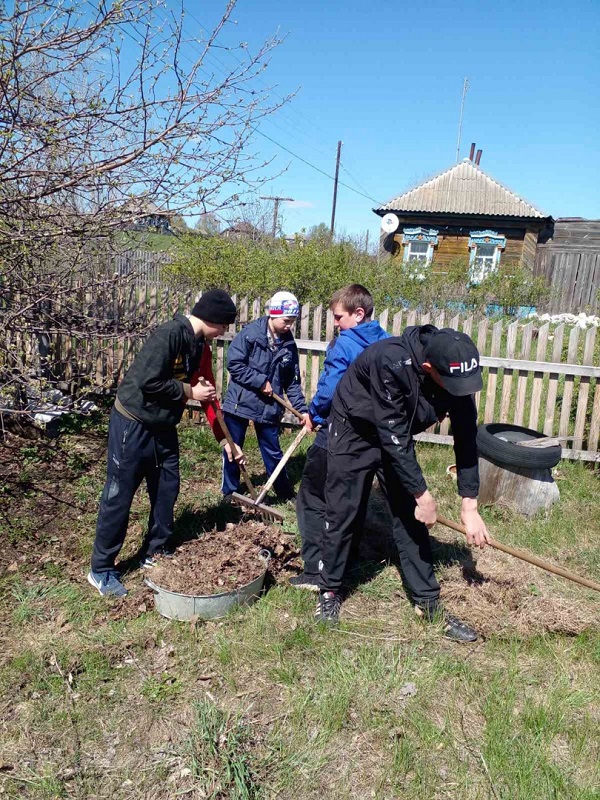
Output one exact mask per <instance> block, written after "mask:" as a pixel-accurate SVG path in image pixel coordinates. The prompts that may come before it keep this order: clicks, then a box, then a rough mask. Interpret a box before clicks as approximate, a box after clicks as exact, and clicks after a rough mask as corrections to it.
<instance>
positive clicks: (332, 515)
mask: <svg viewBox="0 0 600 800" xmlns="http://www.w3.org/2000/svg"><path fill="white" fill-rule="evenodd" d="M380 469H381V470H382V473H383V474H380V475H379V481H380V485H381V490H382V492H383V494H384V496H385V498H386V500H387V502H388V505H389V507H390V512H391V514H392V524H393V527H392V534H393V537H394V542H395V544H396V547H397V548H398V554H399V556H400V566H401V569H402V575H403V577H404V581H405V584H406V586H407V588H408V589H409V591H410V593H411V595H412V598H413V601H414V602H415V603H416V604H417V605H429V604H430V603H432V602H435V601H436V600H437V598H438V597H439V594H440V587H439V584H438V582H437V579H436V577H435V574H434V571H433V555H432V552H431V541H430V539H429V531H428V529H427V526H426V525H424V524H423V523H422V522H419V521H418V520H416V519H415V516H414V512H415V506H416V501H415V499H414V497H413V496H412V495H411V494H409V493H408V492H407V491H406V489H405V488H404V486H403V485H402V483H401V482H400V480H399V479H398V477H397V475H396V473H395V471H394V469H393V468H392V466H391V464H389V463H388V462H387V460H386V459H385V458H382V452H381V448H380V445H379V441H378V440H377V439H373V438H372V436H371V435H367V434H365V433H364V432H361V430H360V427H358V426H357V427H354V426H353V425H351V424H350V423H349V422H346V421H341V420H339V419H337V418H334V419H333V421H332V426H331V429H330V433H329V455H328V460H327V483H326V486H325V497H326V502H327V510H326V521H325V530H324V532H323V546H322V559H323V569H322V570H321V582H322V586H323V587H324V588H326V589H328V590H330V591H338V590H339V589H340V587H341V585H342V578H343V575H344V570H345V568H346V564H347V562H348V556H349V554H350V547H351V544H352V536H353V534H354V533H355V531H356V530H357V529H360V528H361V527H362V525H363V523H364V515H365V512H366V506H367V501H368V498H369V493H370V491H371V485H372V483H373V477H374V476H375V473H376V472H378V471H379V470H380ZM382 478H383V480H382Z"/></svg>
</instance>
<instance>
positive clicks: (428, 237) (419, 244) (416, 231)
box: [402, 228, 438, 264]
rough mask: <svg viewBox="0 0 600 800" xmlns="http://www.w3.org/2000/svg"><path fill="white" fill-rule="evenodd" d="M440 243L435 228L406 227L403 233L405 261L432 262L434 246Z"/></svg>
mask: <svg viewBox="0 0 600 800" xmlns="http://www.w3.org/2000/svg"><path fill="white" fill-rule="evenodd" d="M437 243H438V232H437V231H436V230H434V229H433V228H430V229H425V228H405V229H404V232H403V234H402V244H403V245H404V257H403V259H402V260H403V261H404V262H405V263H408V262H413V263H414V262H419V263H422V264H430V263H431V261H432V260H433V248H434V247H435V246H436V245H437Z"/></svg>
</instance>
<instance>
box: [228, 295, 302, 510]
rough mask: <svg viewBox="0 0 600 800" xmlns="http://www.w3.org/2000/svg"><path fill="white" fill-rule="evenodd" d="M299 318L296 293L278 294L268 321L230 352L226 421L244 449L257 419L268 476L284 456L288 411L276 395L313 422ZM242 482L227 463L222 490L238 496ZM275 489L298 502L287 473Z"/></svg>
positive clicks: (254, 326)
mask: <svg viewBox="0 0 600 800" xmlns="http://www.w3.org/2000/svg"><path fill="white" fill-rule="evenodd" d="M299 313H300V305H299V303H298V301H297V300H296V298H295V297H294V295H293V294H291V293H290V292H276V293H275V294H274V295H273V297H272V298H271V300H270V302H269V314H268V316H266V317H261V318H260V319H257V320H254V321H253V322H250V323H249V324H248V325H246V327H245V328H244V329H243V330H241V331H240V332H239V333H238V335H237V336H236V337H235V339H234V340H233V341H232V342H231V344H230V345H229V351H228V353H227V369H228V370H229V375H230V380H229V386H228V387H227V392H226V394H225V399H224V401H223V416H224V418H225V422H226V423H227V426H228V427H229V430H230V432H231V436H232V438H233V441H234V442H235V443H236V444H237V445H238V446H239V447H240V448H242V447H243V446H244V439H245V437H246V430H247V428H248V423H249V421H250V420H252V422H253V423H254V429H255V431H256V437H257V439H258V446H259V448H260V453H261V455H262V459H263V462H264V465H265V468H266V470H267V474H268V475H270V474H271V473H272V472H273V470H274V469H275V467H276V466H277V464H278V463H279V461H280V460H281V458H282V457H283V453H282V451H281V447H280V444H279V423H280V421H281V417H282V415H283V408H282V406H281V405H280V404H279V403H277V402H276V401H275V400H273V392H275V393H276V394H278V395H280V396H281V395H283V394H284V393H285V394H287V396H288V399H289V401H290V403H291V404H292V405H293V406H294V408H295V409H296V410H297V411H299V412H300V413H301V414H304V415H305V420H306V422H309V417H308V408H307V406H306V401H305V399H304V395H303V393H302V387H301V384H300V367H299V362H298V348H297V346H296V342H295V341H294V336H293V334H292V332H291V328H292V327H293V325H294V323H295V322H296V318H297V316H298V314H299ZM239 482H240V470H239V467H238V465H237V464H236V463H235V461H229V460H228V459H227V458H224V459H223V483H222V486H221V491H222V492H223V494H224V495H225V496H227V495H229V494H231V493H232V492H236V491H237V489H238V485H239ZM273 488H274V489H275V493H276V495H277V497H278V498H279V499H280V500H281V501H286V500H292V499H293V498H294V497H295V494H294V489H293V487H292V484H291V483H290V479H289V477H288V475H287V472H286V471H285V470H283V472H282V473H281V474H280V475H279V477H278V478H277V480H276V481H275V484H274V487H273Z"/></svg>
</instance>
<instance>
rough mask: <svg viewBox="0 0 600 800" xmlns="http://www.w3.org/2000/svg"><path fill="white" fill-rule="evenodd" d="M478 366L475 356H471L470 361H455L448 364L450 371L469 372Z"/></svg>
mask: <svg viewBox="0 0 600 800" xmlns="http://www.w3.org/2000/svg"><path fill="white" fill-rule="evenodd" d="M478 366H479V364H478V363H477V359H476V358H472V359H471V363H469V362H468V361H460V362H459V361H455V362H453V363H452V364H448V367H449V369H450V372H471V370H473V369H477V367H478Z"/></svg>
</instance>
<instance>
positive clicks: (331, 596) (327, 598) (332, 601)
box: [315, 592, 342, 625]
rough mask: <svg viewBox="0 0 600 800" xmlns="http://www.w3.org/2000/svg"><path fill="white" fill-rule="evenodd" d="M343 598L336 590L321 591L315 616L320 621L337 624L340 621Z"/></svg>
mask: <svg viewBox="0 0 600 800" xmlns="http://www.w3.org/2000/svg"><path fill="white" fill-rule="evenodd" d="M341 607H342V598H341V597H340V595H339V594H336V593H335V592H321V594H320V595H319V602H318V603H317V610H316V612H315V617H316V619H317V621H318V622H327V623H329V624H330V625H337V624H338V622H339V621H340V609H341Z"/></svg>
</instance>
